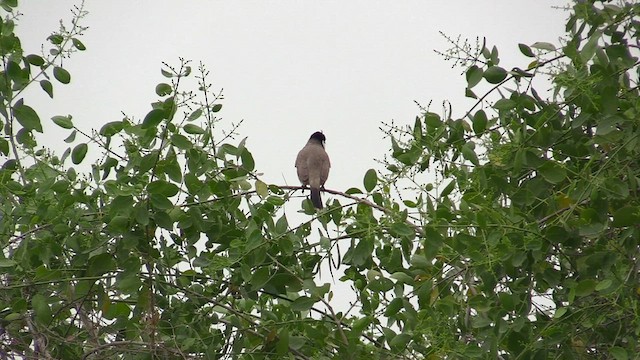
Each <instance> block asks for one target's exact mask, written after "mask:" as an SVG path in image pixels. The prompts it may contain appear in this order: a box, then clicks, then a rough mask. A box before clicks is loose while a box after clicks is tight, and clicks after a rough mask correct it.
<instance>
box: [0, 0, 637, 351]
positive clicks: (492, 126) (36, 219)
mask: <svg viewBox="0 0 640 360" xmlns="http://www.w3.org/2000/svg"><path fill="white" fill-rule="evenodd" d="M0 6H1V7H2V9H3V10H4V14H5V16H4V18H3V19H2V21H1V23H0V55H1V56H2V65H0V69H1V72H0V99H1V100H2V105H1V106H0V119H1V120H0V125H1V127H0V129H1V130H0V131H1V132H2V137H1V138H0V153H1V154H2V157H1V158H0V159H1V160H2V164H1V168H0V248H1V249H2V251H1V252H0V359H35V358H38V359H40V358H42V359H102V358H122V359H218V358H239V359H240V358H241V359H266V358H278V359H281V358H291V359H294V358H295V359H330V358H335V357H338V356H341V357H344V358H353V359H360V358H368V359H392V358H393V359H469V358H482V359H484V358H486V359H496V358H499V359H546V358H553V359H574V358H580V359H589V358H594V359H596V358H597V359H604V358H607V359H616V360H624V359H630V358H634V357H635V356H636V355H635V354H637V353H640V344H639V343H638V338H639V337H640V336H639V335H640V320H639V319H640V317H639V316H638V313H639V312H640V304H639V301H640V279H639V277H640V259H639V255H640V253H639V251H640V247H639V245H640V198H639V191H640V120H639V119H640V96H639V88H638V80H639V76H640V67H639V66H638V65H639V64H640V62H639V60H638V56H637V55H638V54H639V53H640V51H639V46H640V45H639V44H640V20H639V17H638V15H639V14H640V4H636V3H634V2H626V3H625V2H615V3H614V2H612V1H595V0H587V1H576V2H575V3H574V4H573V5H572V7H571V9H570V13H569V17H568V20H567V23H566V35H565V37H564V38H563V39H562V40H561V41H559V42H558V43H556V44H552V43H548V42H537V43H534V44H517V46H518V47H519V50H520V52H521V54H522V57H521V65H520V66H517V67H512V68H511V69H509V68H506V67H504V65H502V64H501V63H500V53H499V50H498V49H497V48H496V47H495V46H491V45H490V43H489V41H490V39H489V40H482V41H478V42H477V43H475V44H474V43H470V42H458V41H452V42H451V44H452V48H451V49H449V50H448V51H446V52H443V54H444V55H445V58H446V59H448V60H451V61H453V62H454V66H458V67H461V68H462V69H463V70H464V75H465V77H466V81H467V86H466V89H464V92H465V94H466V96H468V97H470V98H473V99H477V102H476V103H475V104H474V105H473V106H472V107H471V108H469V109H463V110H462V111H458V110H457V109H455V108H454V106H453V105H451V106H450V107H448V108H446V109H445V111H444V112H443V113H436V112H433V111H432V110H431V109H429V108H420V111H419V114H418V116H417V117H416V119H415V122H413V123H412V124H408V125H387V126H386V127H384V129H385V132H386V134H387V135H388V137H389V139H390V151H389V153H388V154H387V156H386V157H385V161H384V166H383V167H381V168H380V169H371V170H369V171H367V172H366V173H365V174H363V180H362V184H361V185H354V187H352V188H350V189H348V190H346V191H344V192H342V191H336V190H330V189H327V191H329V192H331V193H333V194H335V196H334V198H333V200H332V201H330V202H329V203H328V204H326V205H327V206H326V207H325V209H323V210H321V211H316V210H315V209H314V208H313V206H312V205H311V203H310V202H309V201H308V200H305V201H303V202H302V206H301V208H300V211H301V212H304V213H305V214H307V215H308V216H309V217H308V221H305V222H302V223H292V222H291V221H290V220H289V218H290V216H289V217H288V216H287V215H288V214H287V213H286V212H285V211H284V205H285V204H288V203H290V202H291V201H297V200H292V199H293V195H294V194H295V191H298V190H299V188H298V187H291V186H280V185H278V184H267V183H265V182H263V181H261V180H260V177H259V175H258V174H257V173H256V172H255V162H254V159H253V157H252V155H251V152H250V150H249V149H248V148H247V147H246V146H245V142H244V140H242V141H238V140H237V139H236V137H235V135H234V134H236V133H240V132H241V129H238V128H235V127H232V128H230V129H229V128H228V126H227V127H226V128H225V126H226V125H225V124H224V123H222V122H221V121H220V118H219V117H218V113H219V112H220V111H222V102H221V99H220V96H219V95H220V94H219V93H217V92H216V91H215V90H213V89H212V86H211V83H210V81H209V73H208V71H207V69H206V67H205V65H203V64H199V65H198V66H193V65H192V63H191V62H190V61H187V60H181V61H180V62H179V64H177V65H176V66H169V65H165V66H163V68H162V75H163V79H162V80H161V82H160V83H158V85H157V86H156V88H155V92H156V95H157V101H156V102H155V103H154V104H153V106H152V108H151V109H150V111H149V112H148V113H147V114H145V115H144V116H142V117H141V119H142V120H140V121H137V120H134V118H132V117H125V118H123V119H121V120H117V121H112V122H108V123H106V124H103V125H102V126H101V127H100V129H96V130H95V131H94V132H91V133H87V132H85V131H83V130H82V129H80V128H79V127H76V126H75V125H74V121H73V118H72V116H54V117H53V118H52V119H51V121H52V122H53V123H54V124H55V125H57V126H59V127H61V128H63V129H66V130H67V131H68V134H69V135H68V137H67V138H66V139H64V141H65V142H66V143H68V144H69V147H68V149H67V150H66V151H65V152H64V153H62V154H56V153H54V152H53V151H51V150H48V149H47V148H43V147H42V145H43V140H42V138H41V136H39V135H38V134H39V133H43V131H45V130H44V129H43V123H42V119H41V118H40V117H39V115H38V112H37V110H36V109H35V108H34V106H33V105H32V104H31V103H30V100H29V98H28V97H27V95H25V93H24V89H26V88H28V87H38V86H39V87H41V89H42V90H43V91H44V92H45V93H46V94H48V95H49V96H50V97H52V98H54V88H55V87H58V86H63V85H64V84H68V83H69V82H70V80H71V74H70V72H69V71H68V70H67V69H65V68H64V67H63V66H62V59H63V58H66V57H68V56H72V55H75V54H76V53H77V52H81V51H85V50H86V47H85V44H84V43H83V42H82V41H81V37H82V34H83V32H84V31H86V28H84V27H83V26H82V25H81V23H82V20H83V17H84V15H85V11H84V9H83V8H82V7H78V8H76V9H75V11H74V17H73V19H72V20H71V23H70V25H67V26H65V25H61V28H60V29H59V30H58V31H56V32H55V33H53V34H52V35H51V36H49V37H48V38H47V39H46V40H47V41H48V48H47V51H48V52H47V53H43V54H25V53H23V50H22V46H21V42H20V39H19V38H18V36H17V35H16V34H15V32H14V27H15V25H16V22H18V21H19V19H18V18H17V15H16V14H17V12H16V8H17V1H16V0H2V1H1V2H0ZM514 46H516V44H514ZM187 78H195V79H196V81H197V89H190V88H188V85H186V84H185V82H184V81H183V80H185V79H187ZM546 81H550V82H551V85H550V86H551V87H552V91H551V93H550V94H549V95H546V94H545V92H544V91H542V90H543V89H541V88H539V86H540V85H539V84H545V85H542V86H543V87H544V86H547V85H546V84H547V83H546ZM461 91H462V89H461ZM44 128H45V129H46V126H45V127H44ZM49 141H51V140H49ZM44 145H47V144H46V143H45V144H44ZM89 151H92V153H97V154H100V156H99V159H98V161H96V162H95V163H93V164H86V162H87V161H85V158H86V155H87V153H88V152H89ZM434 179H435V180H434ZM295 206H297V202H296V205H295ZM343 250H346V251H343ZM321 271H323V272H327V271H328V272H330V273H331V274H338V273H339V274H341V275H340V277H339V278H336V279H335V280H336V282H337V284H330V283H322V281H321V280H320V276H319V274H320V272H321ZM346 290H349V291H351V293H352V296H353V298H354V299H355V300H354V301H353V302H352V303H350V304H348V305H347V306H345V304H340V303H339V302H338V301H337V299H338V298H341V297H342V295H343V294H342V293H344V292H345V291H346Z"/></svg>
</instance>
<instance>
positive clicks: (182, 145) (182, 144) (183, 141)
mask: <svg viewBox="0 0 640 360" xmlns="http://www.w3.org/2000/svg"><path fill="white" fill-rule="evenodd" d="M171 144H173V145H174V146H176V147H177V148H178V149H182V150H189V149H191V148H193V143H192V142H191V141H189V139H188V138H187V137H186V136H184V135H181V134H173V135H172V136H171Z"/></svg>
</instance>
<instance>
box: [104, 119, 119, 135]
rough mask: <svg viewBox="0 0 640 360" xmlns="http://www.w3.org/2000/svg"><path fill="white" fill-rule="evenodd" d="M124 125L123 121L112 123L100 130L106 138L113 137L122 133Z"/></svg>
mask: <svg viewBox="0 0 640 360" xmlns="http://www.w3.org/2000/svg"><path fill="white" fill-rule="evenodd" d="M123 127H124V124H123V122H122V121H111V122H108V123H106V124H104V125H103V126H102V128H100V135H102V136H105V137H112V136H113V135H115V134H117V133H119V132H120V131H122V128H123Z"/></svg>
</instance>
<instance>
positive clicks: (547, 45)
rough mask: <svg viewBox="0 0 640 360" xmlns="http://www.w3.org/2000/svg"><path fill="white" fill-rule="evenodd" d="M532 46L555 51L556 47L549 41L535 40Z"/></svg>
mask: <svg viewBox="0 0 640 360" xmlns="http://www.w3.org/2000/svg"><path fill="white" fill-rule="evenodd" d="M531 47H532V48H536V49H540V50H547V51H555V50H556V47H555V46H554V45H553V44H551V43H548V42H540V41H539V42H535V43H533V44H532V45H531Z"/></svg>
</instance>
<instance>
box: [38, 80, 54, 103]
mask: <svg viewBox="0 0 640 360" xmlns="http://www.w3.org/2000/svg"><path fill="white" fill-rule="evenodd" d="M40 87H41V88H42V90H44V92H46V93H47V95H49V97H50V98H52V99H53V85H52V84H51V81H49V80H40Z"/></svg>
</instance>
